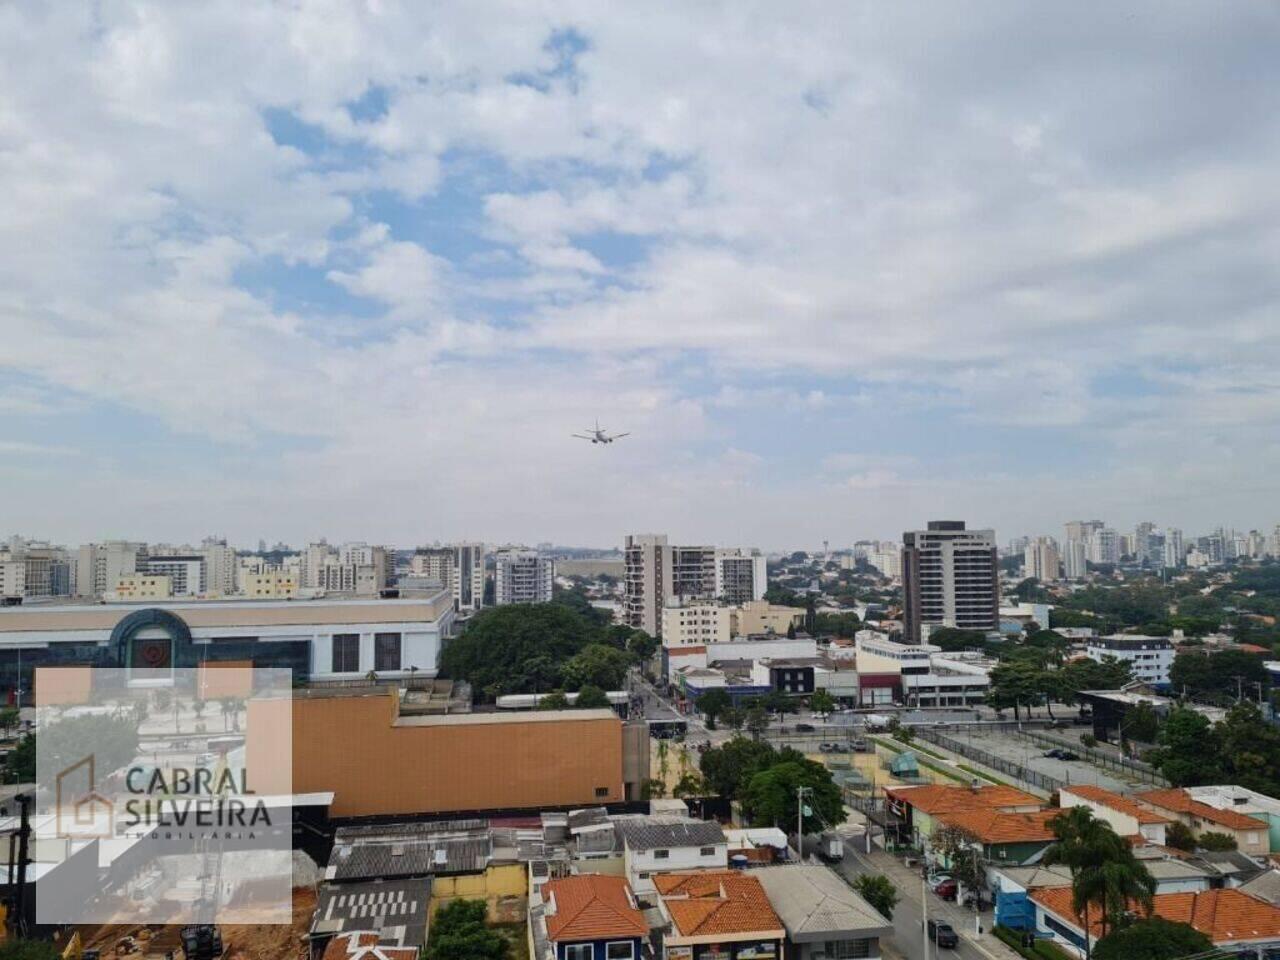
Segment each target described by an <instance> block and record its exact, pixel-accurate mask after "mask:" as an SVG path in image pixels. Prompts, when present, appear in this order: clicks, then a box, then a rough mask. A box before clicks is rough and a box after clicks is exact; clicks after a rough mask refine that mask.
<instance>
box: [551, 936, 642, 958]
mask: <svg viewBox="0 0 1280 960" xmlns="http://www.w3.org/2000/svg"><path fill="white" fill-rule="evenodd" d="M594 951H595V945H594V944H591V943H570V944H567V945H566V946H565V948H564V960H595V952H594ZM604 956H605V960H632V958H633V957H634V956H635V953H634V952H633V944H632V942H631V941H630V940H615V941H613V942H612V943H606V944H605V947H604Z"/></svg>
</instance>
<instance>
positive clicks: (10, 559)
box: [0, 536, 67, 597]
mask: <svg viewBox="0 0 1280 960" xmlns="http://www.w3.org/2000/svg"><path fill="white" fill-rule="evenodd" d="M66 571H67V555H66V551H65V550H63V549H62V548H61V547H54V546H51V545H50V544H48V543H43V542H38V541H35V540H24V539H23V538H22V537H17V536H15V537H11V538H10V539H9V540H8V542H6V543H0V597H50V596H63V595H65V594H66V592H67V591H66V588H65V585H64V584H65V581H66Z"/></svg>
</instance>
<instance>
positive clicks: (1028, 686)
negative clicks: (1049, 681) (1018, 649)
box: [987, 661, 1044, 720]
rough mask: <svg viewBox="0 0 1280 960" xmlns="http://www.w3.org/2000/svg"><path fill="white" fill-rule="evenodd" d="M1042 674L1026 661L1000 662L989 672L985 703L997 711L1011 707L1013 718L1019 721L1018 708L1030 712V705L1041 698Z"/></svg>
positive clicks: (1020, 717)
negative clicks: (989, 678) (1025, 708)
mask: <svg viewBox="0 0 1280 960" xmlns="http://www.w3.org/2000/svg"><path fill="white" fill-rule="evenodd" d="M1043 672H1044V671H1042V670H1041V669H1040V668H1039V667H1037V666H1036V665H1035V664H1032V663H1028V662H1026V661H1014V662H1012V663H1008V662H1001V663H1000V665H999V666H997V667H995V668H994V669H992V671H991V687H990V689H989V690H988V692H987V703H989V704H990V705H991V706H993V707H995V708H996V709H997V710H1003V709H1004V708H1006V707H1013V715H1014V717H1015V718H1016V719H1018V720H1021V719H1022V714H1021V712H1020V708H1022V707H1024V706H1025V707H1027V709H1028V711H1030V708H1031V704H1033V703H1035V702H1037V701H1038V700H1039V699H1040V697H1041V690H1042V688H1043V686H1044V684H1043V678H1042V674H1043Z"/></svg>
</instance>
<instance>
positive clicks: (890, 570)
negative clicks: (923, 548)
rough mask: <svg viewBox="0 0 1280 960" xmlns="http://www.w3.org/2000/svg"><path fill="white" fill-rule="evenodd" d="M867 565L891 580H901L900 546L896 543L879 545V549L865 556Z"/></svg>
mask: <svg viewBox="0 0 1280 960" xmlns="http://www.w3.org/2000/svg"><path fill="white" fill-rule="evenodd" d="M867 563H869V564H871V566H873V567H875V568H876V569H877V570H879V571H880V573H881V574H883V575H884V576H886V577H889V578H890V579H891V580H901V579H902V546H901V545H900V544H897V543H887V544H881V545H879V549H877V550H876V551H874V552H872V553H869V554H867Z"/></svg>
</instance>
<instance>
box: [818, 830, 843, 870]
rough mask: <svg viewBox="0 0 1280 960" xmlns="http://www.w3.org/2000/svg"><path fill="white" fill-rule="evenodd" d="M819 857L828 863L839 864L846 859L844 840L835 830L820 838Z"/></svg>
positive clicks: (825, 833) (821, 835)
mask: <svg viewBox="0 0 1280 960" xmlns="http://www.w3.org/2000/svg"><path fill="white" fill-rule="evenodd" d="M818 856H819V857H821V858H822V859H823V860H825V861H826V862H827V863H839V862H840V861H841V860H843V859H844V838H843V837H841V836H840V834H838V833H836V832H835V831H834V830H827V831H825V832H823V833H821V834H820V835H819V836H818Z"/></svg>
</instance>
